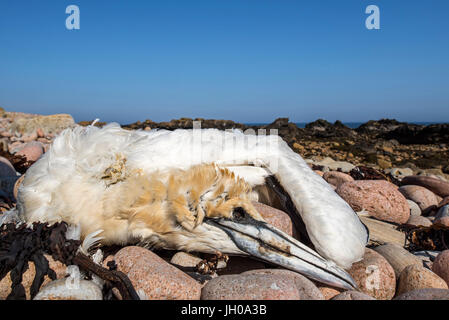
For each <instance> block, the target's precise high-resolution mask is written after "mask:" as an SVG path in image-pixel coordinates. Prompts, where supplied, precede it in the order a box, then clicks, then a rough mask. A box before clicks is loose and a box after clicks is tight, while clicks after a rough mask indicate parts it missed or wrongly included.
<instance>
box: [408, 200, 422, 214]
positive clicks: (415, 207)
mask: <svg viewBox="0 0 449 320" xmlns="http://www.w3.org/2000/svg"><path fill="white" fill-rule="evenodd" d="M407 202H408V206H409V207H410V215H411V216H420V215H421V213H422V212H421V209H420V208H419V206H418V204H417V203H416V202H414V201H412V200H409V199H407Z"/></svg>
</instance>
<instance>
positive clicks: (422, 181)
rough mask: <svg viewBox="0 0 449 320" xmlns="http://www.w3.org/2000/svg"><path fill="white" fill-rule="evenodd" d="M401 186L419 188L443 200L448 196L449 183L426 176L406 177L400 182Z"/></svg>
mask: <svg viewBox="0 0 449 320" xmlns="http://www.w3.org/2000/svg"><path fill="white" fill-rule="evenodd" d="M401 184H402V185H417V186H421V187H424V188H426V189H429V190H430V191H432V192H433V193H435V194H436V195H438V196H440V197H443V198H444V197H447V196H449V183H448V182H445V181H442V180H441V179H437V178H432V177H426V176H408V177H405V178H404V179H403V180H402V181H401Z"/></svg>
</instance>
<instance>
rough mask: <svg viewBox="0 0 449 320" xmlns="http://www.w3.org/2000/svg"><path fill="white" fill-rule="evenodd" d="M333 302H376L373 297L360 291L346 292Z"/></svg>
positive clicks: (334, 298) (336, 297)
mask: <svg viewBox="0 0 449 320" xmlns="http://www.w3.org/2000/svg"><path fill="white" fill-rule="evenodd" d="M331 300H376V299H374V298H373V297H371V296H369V295H367V294H364V293H362V292H358V291H345V292H342V293H340V294H339V295H337V296H335V297H333V298H332V299H331Z"/></svg>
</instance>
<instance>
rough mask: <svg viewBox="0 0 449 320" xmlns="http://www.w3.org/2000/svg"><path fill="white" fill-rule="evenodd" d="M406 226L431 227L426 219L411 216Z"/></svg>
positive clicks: (430, 223)
mask: <svg viewBox="0 0 449 320" xmlns="http://www.w3.org/2000/svg"><path fill="white" fill-rule="evenodd" d="M406 224H407V225H409V226H414V227H430V226H431V225H432V222H431V221H430V220H429V219H427V218H426V217H422V216H411V217H410V218H409V219H408V221H407V222H406Z"/></svg>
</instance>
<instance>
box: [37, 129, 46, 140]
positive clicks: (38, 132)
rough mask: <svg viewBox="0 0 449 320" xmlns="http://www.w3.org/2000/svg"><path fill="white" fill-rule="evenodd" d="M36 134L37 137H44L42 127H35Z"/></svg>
mask: <svg viewBox="0 0 449 320" xmlns="http://www.w3.org/2000/svg"><path fill="white" fill-rule="evenodd" d="M36 134H37V136H38V138H44V137H45V132H44V130H42V128H37V129H36Z"/></svg>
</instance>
